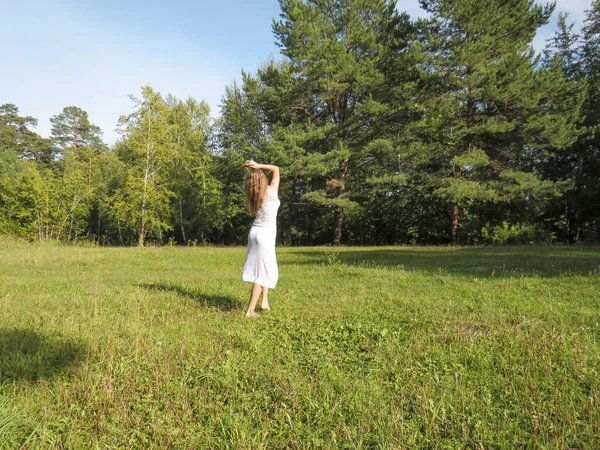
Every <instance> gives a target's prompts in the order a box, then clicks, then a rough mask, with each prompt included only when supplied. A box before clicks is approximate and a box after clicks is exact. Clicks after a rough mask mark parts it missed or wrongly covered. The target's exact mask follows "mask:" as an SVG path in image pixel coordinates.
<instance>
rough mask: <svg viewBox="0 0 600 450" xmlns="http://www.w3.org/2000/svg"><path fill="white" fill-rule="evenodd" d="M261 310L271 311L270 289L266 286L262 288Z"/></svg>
mask: <svg viewBox="0 0 600 450" xmlns="http://www.w3.org/2000/svg"><path fill="white" fill-rule="evenodd" d="M260 309H262V310H263V311H270V310H271V308H270V307H269V288H268V287H266V286H263V287H262V303H261V304H260Z"/></svg>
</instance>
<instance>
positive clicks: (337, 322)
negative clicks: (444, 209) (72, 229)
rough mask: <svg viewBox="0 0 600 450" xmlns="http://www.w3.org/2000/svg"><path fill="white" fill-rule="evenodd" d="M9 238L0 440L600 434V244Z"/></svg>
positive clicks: (551, 439) (357, 444)
mask: <svg viewBox="0 0 600 450" xmlns="http://www.w3.org/2000/svg"><path fill="white" fill-rule="evenodd" d="M1 242H2V241H0V244H1ZM0 251H1V253H2V258H1V260H0V274H1V275H0V277H1V281H0V308H1V311H2V314H0V442H1V444H0V447H1V448H10V449H12V448H20V447H22V448H31V449H38V448H86V449H87V448H144V449H145V448H253V449H254V448H258V449H260V448H264V449H272V448H301V449H304V448H386V449H387V448H396V449H404V448H406V449H412V448H430V449H438V448H445V449H455V448H456V449H458V448H460V449H462V448H486V449H487V448H497V449H503V448H559V449H562V448H564V449H567V448H582V449H583V448H589V449H593V448H600V408H599V404H600V376H599V372H600V312H599V311H600V308H599V306H600V272H599V271H600V248H599V247H504V248H460V247H459V248H427V247H423V248H414V247H412V248H411V247H405V248H404V247H402V248H394V247H383V248H339V249H327V248H299V249H296V248H282V249H278V259H279V263H280V274H281V275H280V282H279V285H278V287H277V289H275V290H274V291H272V294H271V298H270V302H271V306H272V312H270V313H265V314H263V316H262V317H261V318H259V319H256V320H248V319H245V318H244V314H243V313H244V308H245V306H246V302H247V297H248V294H249V288H250V286H249V285H248V284H244V283H242V282H241V281H240V277H241V267H242V265H243V260H244V255H245V249H243V248H210V247H209V248H149V249H144V250H139V249H134V248H126V249H123V248H80V247H63V246H54V247H46V246H33V245H26V244H21V243H15V242H10V244H7V242H6V241H4V243H3V244H1V245H0Z"/></svg>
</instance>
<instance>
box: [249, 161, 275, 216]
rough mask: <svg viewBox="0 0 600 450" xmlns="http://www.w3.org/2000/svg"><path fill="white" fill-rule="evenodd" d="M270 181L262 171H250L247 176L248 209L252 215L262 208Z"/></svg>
mask: <svg viewBox="0 0 600 450" xmlns="http://www.w3.org/2000/svg"><path fill="white" fill-rule="evenodd" d="M268 186H269V180H267V177H266V176H265V174H264V173H263V171H262V170H260V169H250V171H249V172H248V173H247V174H246V207H247V208H248V211H250V212H251V213H252V214H256V212H258V210H259V209H260V208H262V205H263V202H264V201H265V197H266V193H267V187H268Z"/></svg>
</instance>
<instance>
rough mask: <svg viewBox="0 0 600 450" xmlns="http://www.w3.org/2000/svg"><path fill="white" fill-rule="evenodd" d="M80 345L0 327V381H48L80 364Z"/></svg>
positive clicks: (27, 331)
mask: <svg viewBox="0 0 600 450" xmlns="http://www.w3.org/2000/svg"><path fill="white" fill-rule="evenodd" d="M85 353H86V348H85V346H84V345H83V344H81V343H79V342H75V341H73V340H72V339H64V338H60V337H57V336H53V335H49V334H44V333H40V332H36V331H32V330H23V329H17V328H13V329H8V328H0V382H2V381H6V380H15V381H34V380H37V379H40V378H50V377H53V376H56V375H59V374H61V373H63V372H65V371H67V370H68V369H69V367H71V365H72V364H74V363H78V362H80V361H81V360H82V359H83V357H84V355H85Z"/></svg>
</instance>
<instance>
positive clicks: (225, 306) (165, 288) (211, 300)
mask: <svg viewBox="0 0 600 450" xmlns="http://www.w3.org/2000/svg"><path fill="white" fill-rule="evenodd" d="M140 286H141V287H143V288H145V289H148V290H151V291H161V292H174V293H175V294H177V295H181V296H183V297H187V298H190V299H192V300H195V301H197V302H198V303H201V304H202V305H205V306H212V307H213V308H217V309H220V310H221V311H234V310H237V309H240V305H239V303H238V302H237V301H236V300H235V299H233V298H231V297H224V296H222V295H211V294H207V293H206V292H203V291H202V290H201V289H199V288H193V287H189V286H185V285H182V284H176V283H143V284H141V285H140Z"/></svg>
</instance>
